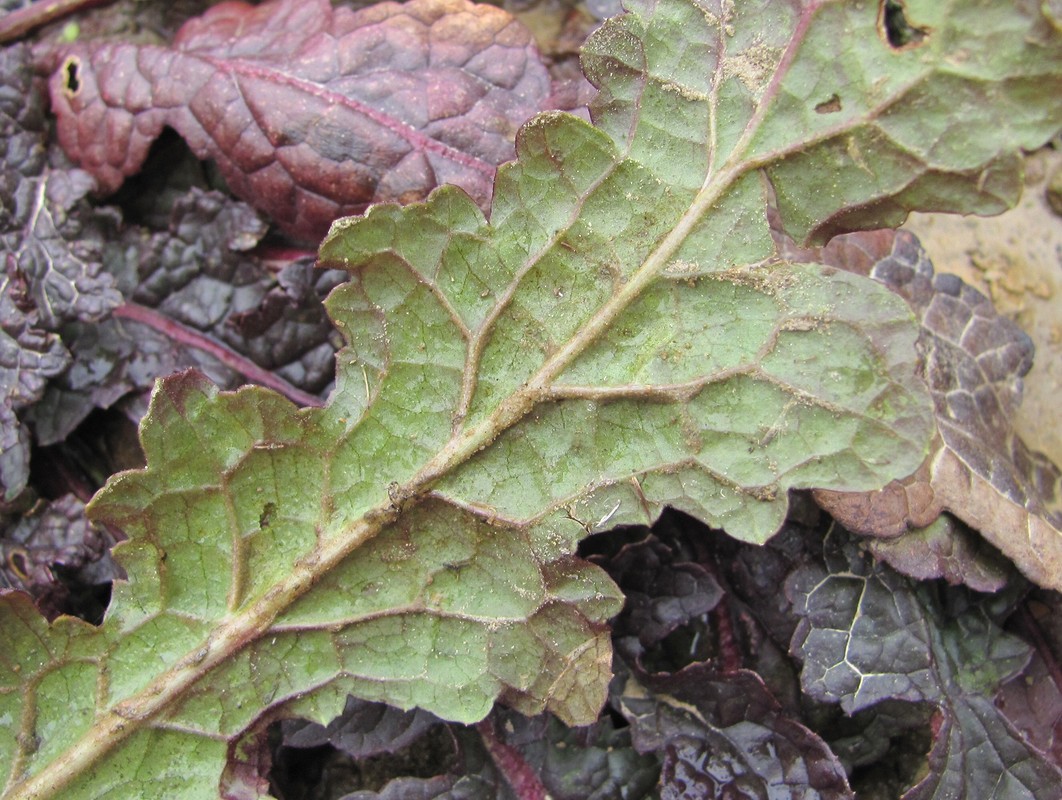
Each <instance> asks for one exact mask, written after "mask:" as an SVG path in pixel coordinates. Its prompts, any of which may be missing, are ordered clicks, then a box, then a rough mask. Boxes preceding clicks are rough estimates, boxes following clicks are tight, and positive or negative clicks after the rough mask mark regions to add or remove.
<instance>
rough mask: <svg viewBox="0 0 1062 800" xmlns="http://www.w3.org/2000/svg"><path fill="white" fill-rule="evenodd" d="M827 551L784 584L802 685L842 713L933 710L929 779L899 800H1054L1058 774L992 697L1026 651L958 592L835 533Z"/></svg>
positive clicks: (1061, 777) (980, 607) (1017, 667)
mask: <svg viewBox="0 0 1062 800" xmlns="http://www.w3.org/2000/svg"><path fill="white" fill-rule="evenodd" d="M823 550H824V553H825V565H824V566H823V565H807V566H803V567H800V568H798V569H797V570H795V571H794V572H793V573H792V575H791V576H790V578H789V579H788V581H787V583H786V593H787V595H788V596H789V597H790V598H791V599H792V601H793V603H794V610H795V611H796V613H797V614H798V615H800V616H801V617H802V619H801V622H800V624H799V625H798V627H797V630H796V632H795V633H794V635H793V640H792V643H791V652H792V653H793V654H794V655H797V656H799V657H800V658H801V659H802V660H803V661H804V668H803V671H802V672H801V683H802V685H803V686H804V689H805V691H806V692H808V693H809V694H810V695H811V696H812V697H814V698H816V699H819V700H824V701H827V702H833V703H840V705H841V707H842V708H843V709H844V711H845V712H846V713H848V714H852V713H855V712H857V711H859V710H861V709H864V708H868V707H870V706H873V705H874V704H876V703H879V702H881V701H883V700H886V699H899V700H905V701H908V702H926V703H930V704H932V705H934V706H936V708H937V711H938V714H939V717H940V718H939V720H938V721H937V723H936V724H935V725H934V726H933V732H934V739H933V745H932V748H931V750H930V752H929V754H928V757H929V766H930V769H929V774H928V775H926V776H925V777H924V779H922V780H920V781H919V782H918V783H917V784H916V785H915V786H913V787H911V788H910V789H909V790H908V791H907V792H905V793H904V795H903V797H904V798H905V800H915V798H919V799H920V798H943V797H999V798H1002V797H1036V798H1040V797H1043V798H1048V797H1053V796H1055V795H1056V794H1057V793H1058V786H1059V785H1060V780H1062V771H1060V770H1059V768H1058V765H1057V764H1056V763H1054V762H1053V761H1052V760H1051V758H1050V756H1049V755H1048V754H1045V753H1044V752H1043V751H1041V750H1040V749H1039V748H1038V746H1037V744H1036V743H1034V742H1030V741H1029V739H1027V738H1026V737H1025V736H1024V735H1023V734H1022V733H1021V732H1020V731H1019V730H1018V729H1017V728H1016V727H1015V725H1014V724H1013V722H1012V721H1011V720H1009V719H1008V718H1007V716H1006V714H1005V713H1004V711H1003V710H1002V709H1001V708H1000V707H998V706H997V704H995V703H993V702H992V699H991V698H992V696H993V695H994V694H995V693H996V690H997V689H998V688H999V686H1000V684H1001V683H1002V682H1003V681H1005V680H1007V679H1008V678H1010V677H1012V676H1014V675H1015V674H1017V673H1019V672H1020V671H1021V670H1022V669H1023V668H1024V667H1025V665H1026V663H1027V662H1028V660H1029V657H1030V648H1029V646H1028V645H1027V644H1026V643H1025V642H1024V641H1022V640H1021V639H1018V638H1017V637H1015V636H1013V635H1011V634H1009V633H1006V632H1005V631H1004V630H1003V629H1002V628H1001V627H1000V626H999V624H998V623H997V621H996V620H994V619H993V618H992V616H991V615H990V614H989V613H986V610H985V608H984V607H983V604H978V603H977V602H976V601H975V600H974V599H973V598H972V597H970V596H969V595H967V594H965V593H964V592H963V590H959V589H951V590H944V591H943V592H941V593H936V592H934V589H933V586H932V584H928V583H924V584H921V585H918V586H915V585H912V584H911V582H909V581H908V580H907V579H905V578H903V577H902V576H900V575H898V574H897V573H895V572H893V571H892V570H891V569H890V568H888V567H886V566H883V565H875V564H873V563H872V562H871V561H870V559H868V558H866V557H865V556H864V555H862V554H860V553H858V552H857V547H856V546H855V545H854V543H853V542H852V541H850V540H848V539H847V533H846V532H844V531H843V529H840V528H839V526H838V527H836V528H835V530H834V531H833V532H832V533H831V534H830V535H829V536H827V539H826V542H825V544H824V547H823Z"/></svg>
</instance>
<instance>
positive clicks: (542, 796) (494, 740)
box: [476, 717, 549, 800]
mask: <svg viewBox="0 0 1062 800" xmlns="http://www.w3.org/2000/svg"><path fill="white" fill-rule="evenodd" d="M476 730H477V731H478V732H479V736H480V739H482V740H483V745H484V747H486V748H487V752H488V753H489V754H490V758H491V760H492V761H493V762H494V766H495V767H496V768H497V769H498V772H500V773H501V774H502V775H503V776H504V778H505V781H506V782H507V783H508V784H509V786H510V787H512V790H513V794H515V795H516V798H517V800H549V793H548V792H547V791H546V787H545V786H543V785H542V781H541V780H539V777H538V775H536V774H535V771H534V770H533V769H532V768H531V765H530V764H528V763H527V760H526V759H525V758H524V757H523V755H521V754H520V751H519V750H517V749H516V748H515V747H512V746H511V745H508V744H506V743H505V742H503V741H502V740H501V738H499V736H498V733H497V731H495V730H494V722H493V720H492V719H491V718H490V717H487V718H486V719H484V720H483V721H482V722H480V723H478V724H477V725H476Z"/></svg>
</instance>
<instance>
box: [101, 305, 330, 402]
mask: <svg viewBox="0 0 1062 800" xmlns="http://www.w3.org/2000/svg"><path fill="white" fill-rule="evenodd" d="M111 314H112V315H113V316H115V317H123V318H125V319H131V320H133V321H134V322H140V323H142V324H144V325H148V326H150V327H152V328H154V329H155V330H157V331H159V332H161V333H163V334H165V335H166V336H168V337H169V338H170V339H173V340H174V341H175V342H180V343H181V344H183V345H186V346H188V347H194V348H195V349H197V350H202V351H203V352H204V353H209V354H210V355H212V356H213V357H214V358H216V359H217V360H218V361H220V362H221V363H222V364H224V365H225V366H226V367H228V368H229V369H232V370H235V371H236V372H239V373H240V374H241V375H243V376H244V377H245V378H247V379H248V380H250V381H252V382H253V383H257V384H259V385H261V386H266V387H268V388H270V389H272V390H273V391H275V392H279V393H280V394H282V395H284V397H286V398H288V399H289V400H291V402H293V403H295V404H296V405H300V406H318V407H319V406H323V405H324V403H323V402H322V401H321V399H320V398H319V397H316V396H314V395H312V394H309V393H308V392H304V391H303V390H302V389H299V388H298V387H296V386H292V385H291V384H290V383H288V382H287V381H286V380H284V379H283V378H281V377H280V376H279V375H276V374H274V373H272V372H270V371H269V370H265V369H262V368H261V367H260V366H258V365H257V364H255V363H254V362H253V361H251V360H250V359H249V358H247V357H245V356H241V355H240V354H239V353H236V352H234V351H232V350H231V349H229V348H228V347H226V346H225V345H223V344H220V343H219V342H216V341H214V340H213V339H211V338H210V337H209V336H206V335H205V334H203V333H200V332H199V331H197V330H193V329H192V328H189V327H187V326H185V325H182V324H181V323H179V322H176V321H174V320H172V319H170V318H169V317H167V316H166V315H164V314H160V313H159V312H158V311H155V310H153V309H150V308H146V307H145V306H141V305H137V304H136V303H123V304H122V305H120V306H118V308H116V309H114V311H112V312H111Z"/></svg>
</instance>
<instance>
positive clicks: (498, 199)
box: [0, 0, 1062, 800]
mask: <svg viewBox="0 0 1062 800" xmlns="http://www.w3.org/2000/svg"><path fill="white" fill-rule="evenodd" d="M632 6H633V11H632V13H630V14H628V15H626V16H624V17H621V18H618V19H616V20H613V21H612V22H610V23H608V24H607V25H606V26H605V27H604V28H603V29H602V30H601V31H600V32H599V33H598V34H597V35H596V36H595V37H594V38H593V39H592V40H591V42H590V43H589V44H588V46H587V48H586V50H585V53H584V64H585V66H586V69H587V72H588V74H589V76H590V78H591V79H592V80H593V81H594V82H595V83H597V84H598V85H599V86H600V88H601V96H600V98H599V100H598V102H597V104H596V106H595V108H594V120H595V124H596V126H597V127H594V126H591V125H590V124H587V123H585V122H583V121H580V120H579V119H577V118H575V117H571V116H567V115H564V114H555V113H554V114H545V115H542V116H540V117H538V118H536V119H535V120H533V121H532V122H530V123H528V125H527V126H525V128H524V129H523V130H522V132H521V135H520V137H519V140H518V143H517V144H518V154H519V159H518V161H517V162H515V163H513V164H511V165H508V166H506V167H503V168H502V169H501V170H500V171H499V174H498V178H497V183H496V187H495V194H494V197H495V200H494V205H493V208H492V212H491V219H490V222H489V223H488V222H487V221H486V220H485V219H484V218H483V216H482V214H481V212H480V211H479V210H478V208H477V207H476V206H475V205H474V204H473V203H472V202H471V201H470V200H469V199H468V197H467V196H465V195H464V194H463V193H461V192H460V191H457V190H454V189H451V188H443V189H441V190H439V191H438V192H436V193H435V194H434V195H433V196H432V197H431V199H430V200H429V201H428V202H427V203H425V204H422V205H414V206H410V207H408V208H405V209H399V208H396V207H390V206H383V207H377V208H374V209H373V210H372V211H370V212H369V214H368V215H367V216H366V217H365V218H363V219H348V220H344V221H341V222H338V223H337V224H336V225H335V226H334V227H333V230H332V232H331V234H330V235H329V237H328V239H327V240H326V241H325V242H324V244H323V245H322V247H321V262H322V263H323V264H324V265H326V266H342V267H345V268H347V269H348V270H350V272H351V275H352V278H351V281H350V283H349V284H347V285H345V286H343V287H341V288H340V289H338V290H337V291H336V292H335V293H334V294H333V295H332V297H331V298H330V300H329V311H330V313H331V314H332V316H333V317H334V318H335V320H336V323H337V325H338V326H339V328H340V329H341V330H342V331H343V333H344V335H345V336H346V337H347V339H348V341H349V345H348V346H347V347H346V348H345V349H344V350H343V351H342V352H341V353H340V355H339V357H338V385H337V388H336V391H335V392H334V394H333V396H332V398H331V400H330V402H329V404H328V406H327V407H326V408H323V409H303V410H297V409H295V408H294V407H293V406H291V405H290V404H289V403H288V402H287V401H284V400H282V399H281V398H279V397H278V396H277V395H274V394H272V393H270V392H268V391H264V390H260V389H244V390H241V391H239V392H236V393H231V394H224V393H219V392H218V391H217V390H216V389H214V388H213V387H212V386H210V385H209V384H208V383H207V382H206V381H205V380H204V379H203V378H201V377H198V376H197V375H195V374H184V375H180V376H176V377H174V378H171V379H168V380H166V381H164V382H162V383H161V384H160V385H159V386H158V387H157V389H156V390H155V393H154V396H153V401H152V404H151V410H150V412H149V414H148V416H147V418H146V420H145V422H144V425H143V428H142V434H141V435H142V440H143V444H144V450H145V452H146V454H147V468H146V469H144V470H141V471H136V472H130V473H124V474H122V475H120V476H118V477H116V478H115V479H113V480H112V481H111V482H110V483H109V484H108V486H107V487H106V488H105V489H104V490H103V491H102V492H101V493H100V495H99V496H98V497H97V498H96V500H95V501H94V502H93V504H92V506H91V510H92V513H93V514H94V515H95V517H96V518H97V519H100V520H105V521H107V522H109V523H111V524H113V525H116V526H119V527H121V528H122V529H123V530H124V531H125V532H126V533H127V534H128V535H129V541H128V542H126V543H124V544H123V545H121V546H120V547H119V548H118V552H117V554H116V555H117V557H118V558H119V559H120V561H121V563H122V564H123V566H124V567H125V569H126V571H127V573H128V576H129V580H128V582H127V583H121V584H119V585H117V586H116V587H115V594H114V599H113V602H112V606H111V608H110V611H109V613H108V616H107V619H106V620H105V622H104V623H103V625H102V626H101V627H99V628H92V627H90V626H88V625H85V624H83V623H79V622H76V621H73V620H70V619H60V620H58V621H56V622H55V623H54V624H52V625H51V626H49V625H48V624H46V623H45V622H44V620H43V619H41V618H40V617H39V616H38V615H37V613H36V611H35V610H34V609H33V608H32V606H31V604H30V603H29V602H28V601H27V600H26V598H25V597H24V596H22V595H7V596H5V598H4V601H3V604H2V606H0V610H2V614H0V625H2V630H3V634H4V641H5V642H6V643H7V654H6V655H5V657H4V659H3V660H2V661H0V716H2V718H3V719H4V720H5V721H6V724H5V725H4V726H3V729H2V732H0V752H2V754H3V755H2V757H0V761H2V763H3V764H4V766H5V768H6V771H5V779H4V785H5V789H4V794H3V795H2V797H3V798H5V800H7V799H8V798H28V797H34V798H43V797H48V796H61V797H63V798H103V797H123V798H124V797H130V796H136V797H144V798H147V797H153V798H154V797H159V798H161V797H173V798H200V797H202V798H208V797H209V798H214V797H216V796H217V793H218V786H219V781H222V780H223V771H224V768H225V764H226V759H227V758H228V757H230V756H232V755H233V754H235V753H236V752H237V751H238V750H239V743H240V739H241V737H242V736H243V735H245V734H246V733H247V732H248V731H250V730H253V729H255V728H256V727H257V726H259V725H261V724H263V723H264V722H266V721H268V720H269V719H271V718H274V717H276V716H278V715H282V714H298V715H302V716H306V717H309V718H312V719H317V720H322V721H323V720H326V719H328V718H329V717H330V716H332V715H334V714H335V713H338V711H339V710H340V709H341V708H342V705H343V699H344V697H345V696H346V694H347V693H348V692H353V693H354V694H356V695H358V696H360V697H363V698H369V699H378V700H384V701H387V702H389V703H392V704H395V705H398V706H403V707H409V706H413V705H418V706H421V707H424V708H427V709H430V710H431V711H433V712H435V713H437V714H439V715H441V716H443V717H446V718H449V719H454V720H466V721H471V720H475V719H478V718H480V717H482V716H483V715H484V714H486V713H487V711H488V710H489V708H490V707H491V704H492V703H493V702H494V701H495V700H496V699H501V700H502V701H504V702H506V703H508V704H510V705H512V706H514V707H516V708H517V709H519V710H522V711H526V712H529V713H530V712H536V711H538V710H541V709H543V708H546V709H549V710H551V711H553V712H554V713H556V714H557V715H559V716H560V717H561V718H562V719H564V720H566V721H568V722H572V723H583V722H588V721H590V720H592V719H594V718H595V717H596V715H597V713H598V710H599V707H600V704H601V703H602V701H603V699H604V697H605V689H606V685H607V682H608V679H609V674H610V669H609V667H610V658H611V652H610V648H609V642H608V631H607V625H606V622H607V620H608V618H609V617H610V616H611V615H612V614H614V613H615V612H616V611H617V610H618V608H619V603H620V597H619V595H618V592H617V590H616V589H615V587H614V586H613V585H612V584H611V582H610V581H609V580H608V579H607V578H606V577H605V575H604V573H602V572H601V571H599V570H598V569H597V568H595V567H593V566H591V565H589V564H587V563H586V562H583V561H581V560H579V559H577V558H575V557H574V556H573V555H572V553H573V551H574V548H575V545H576V543H577V542H578V540H579V539H580V538H581V537H582V536H584V535H585V534H586V533H587V532H588V531H591V530H596V529H600V528H603V527H607V526H609V525H612V524H615V523H617V522H627V523H629V522H647V521H650V520H652V519H653V518H654V517H655V516H656V515H657V513H658V512H659V510H660V508H661V507H662V506H663V505H664V504H672V505H675V506H678V507H681V508H683V509H685V510H688V511H690V512H692V513H694V514H696V515H698V516H699V517H701V518H702V519H704V520H706V521H708V522H710V523H712V524H715V525H719V526H723V527H725V528H726V529H727V530H728V531H730V532H731V533H733V534H735V535H738V536H741V537H744V538H746V539H749V540H753V541H763V540H764V539H766V538H767V537H768V536H770V534H771V533H772V532H773V531H774V530H775V529H776V528H777V527H778V526H779V524H780V523H781V521H782V519H783V516H784V514H785V510H786V502H787V497H786V495H787V491H788V490H789V489H790V488H794V487H819V488H832V489H840V490H866V489H870V488H873V487H875V486H880V485H882V484H884V483H886V482H888V481H889V480H891V479H893V478H896V477H899V476H902V475H905V474H907V473H909V472H911V471H913V470H914V469H915V467H917V466H918V464H919V463H920V462H921V461H922V459H923V457H924V455H925V453H926V449H927V445H928V442H929V439H930V437H931V435H932V433H933V424H932V409H931V406H930V403H929V399H928V397H927V394H926V391H925V389H924V387H923V386H922V385H921V383H920V382H919V381H918V379H917V378H916V360H917V354H916V352H915V348H914V342H915V337H916V333H917V332H916V329H915V326H914V324H913V321H912V318H911V316H910V312H909V311H907V309H906V307H905V305H904V303H903V302H902V300H900V299H899V298H898V297H895V296H894V295H892V294H890V293H889V292H888V291H887V290H886V289H884V288H883V287H880V286H879V285H877V284H875V283H874V282H872V281H869V280H866V279H863V278H860V277H857V276H853V275H849V274H842V273H838V272H837V271H835V270H833V269H830V268H828V267H824V266H819V265H800V266H791V265H786V264H782V263H776V262H774V261H772V259H771V255H772V252H773V248H772V244H771V238H770V235H769V232H768V227H767V222H766V215H765V208H766V205H767V200H768V196H769V194H770V193H771V191H772V189H773V191H774V193H775V194H776V196H777V199H778V203H779V206H780V209H781V212H782V217H783V221H784V224H785V226H786V229H787V231H788V232H790V233H791V234H796V235H803V234H812V235H819V236H821V235H826V234H828V233H830V232H832V231H836V230H842V229H845V228H847V227H850V226H856V227H858V226H863V225H871V224H881V223H884V222H892V221H894V220H895V219H896V218H897V217H898V215H899V214H901V213H902V211H901V209H904V208H908V207H922V208H925V207H930V208H949V209H954V210H968V211H973V210H979V211H987V210H996V209H998V208H1000V207H1001V206H1002V205H1003V204H1004V202H1006V201H1009V200H1010V199H1013V196H1014V194H1015V193H1016V191H1017V188H1018V186H1019V185H1020V181H1019V178H1018V176H1017V174H1016V173H1014V172H1013V170H1012V169H1011V167H1012V165H1013V164H1014V162H1015V160H1016V158H1017V153H1018V148H1020V147H1023V146H1034V145H1036V144H1038V143H1040V142H1041V141H1043V140H1044V139H1046V138H1047V137H1048V136H1049V135H1050V134H1051V133H1053V132H1054V130H1055V129H1057V127H1058V126H1059V124H1060V120H1059V114H1060V110H1059V108H1058V107H1057V103H1055V102H1053V98H1057V96H1058V95H1059V91H1058V90H1059V88H1060V87H1059V75H1058V72H1059V64H1060V63H1062V59H1060V58H1059V53H1060V46H1059V42H1058V37H1057V35H1056V34H1054V33H1053V32H1052V31H1051V29H1050V27H1049V26H1048V25H1047V23H1046V22H1045V21H1044V20H1043V19H1042V18H1041V17H1040V13H1041V12H1040V11H1039V8H1038V4H1036V3H1024V4H1021V3H1018V4H1012V3H995V4H993V3H988V4H986V3H980V2H972V1H967V2H958V0H955V1H954V2H948V3H940V2H933V3H916V2H910V3H908V4H907V15H908V21H909V23H910V24H911V25H912V26H916V27H920V28H923V29H925V30H927V31H929V33H928V34H927V35H925V37H924V38H923V39H922V40H921V44H920V45H918V46H913V47H912V46H908V47H907V49H897V48H894V47H892V46H891V45H890V44H889V42H888V36H887V35H886V31H884V30H879V27H878V20H877V9H876V8H875V7H874V4H871V3H853V2H803V3H802V2H796V0H793V1H792V2H767V0H763V2H741V3H737V4H735V3H732V2H729V0H722V1H721V2H708V1H707V0H701V2H695V1H694V0H661V1H660V2H654V3H637V4H632ZM1049 36H1054V38H1051V39H1049V38H1048V37H1049Z"/></svg>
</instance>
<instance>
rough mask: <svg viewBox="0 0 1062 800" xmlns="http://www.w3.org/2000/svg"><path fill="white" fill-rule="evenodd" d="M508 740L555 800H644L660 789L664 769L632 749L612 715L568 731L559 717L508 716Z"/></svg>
mask: <svg viewBox="0 0 1062 800" xmlns="http://www.w3.org/2000/svg"><path fill="white" fill-rule="evenodd" d="M500 716H501V718H502V720H503V722H502V725H501V726H500V727H501V728H502V729H503V730H506V731H508V733H507V734H506V736H505V741H506V742H507V743H508V744H509V745H511V746H513V747H515V748H517V750H518V751H519V752H520V753H521V754H522V755H523V757H524V758H525V759H526V761H527V763H528V764H529V765H530V766H531V767H532V768H533V769H534V770H535V772H536V773H537V774H538V775H539V776H540V778H541V781H542V784H543V785H544V786H545V788H546V789H547V790H548V792H549V796H550V797H551V798H553V800H638V798H641V797H647V796H648V795H649V793H650V792H651V791H652V789H653V788H654V787H655V786H656V782H657V775H658V773H659V771H660V765H659V763H658V761H657V759H656V758H655V757H654V756H652V755H641V754H639V753H638V752H636V751H635V750H634V748H633V746H632V744H631V729H630V728H628V727H623V728H619V729H617V728H616V727H615V726H614V725H613V723H612V720H611V718H610V717H609V716H608V715H607V714H606V715H603V716H602V717H601V719H599V720H598V721H597V722H596V723H594V724H593V725H587V726H584V727H581V728H568V727H566V726H565V725H563V724H561V723H560V722H559V721H558V720H557V719H556V718H555V717H552V716H550V715H548V714H547V715H540V716H538V717H534V718H530V719H529V718H527V717H523V716H521V715H519V714H515V713H506V712H502V713H501V714H500Z"/></svg>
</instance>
